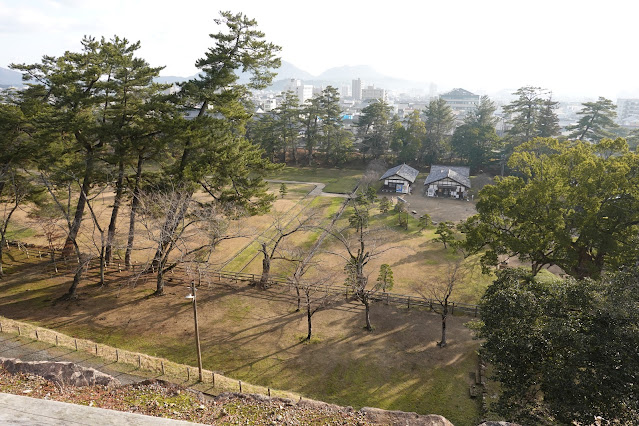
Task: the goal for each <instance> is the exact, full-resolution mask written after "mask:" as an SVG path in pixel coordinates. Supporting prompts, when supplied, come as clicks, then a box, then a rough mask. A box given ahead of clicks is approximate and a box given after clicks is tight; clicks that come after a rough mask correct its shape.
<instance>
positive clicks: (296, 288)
mask: <svg viewBox="0 0 639 426" xmlns="http://www.w3.org/2000/svg"><path fill="white" fill-rule="evenodd" d="M1 258H2V257H1V256H0V259H1ZM0 266H1V265H0ZM295 291H296V292H297V309H296V310H295V312H299V311H300V309H301V307H302V297H301V296H300V286H299V283H298V284H295Z"/></svg>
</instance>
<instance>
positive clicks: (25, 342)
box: [0, 333, 193, 426]
mask: <svg viewBox="0 0 639 426" xmlns="http://www.w3.org/2000/svg"><path fill="white" fill-rule="evenodd" d="M0 357H4V358H20V359H21V360H23V361H70V362H73V363H76V364H78V365H81V366H83V367H90V368H95V369H96V370H98V371H101V372H103V373H105V374H109V375H111V376H113V377H115V378H117V379H118V380H119V381H120V382H121V383H122V384H131V383H136V382H140V381H142V380H145V379H147V378H149V377H146V376H141V375H138V374H136V373H137V372H136V371H135V370H136V369H135V367H133V366H130V365H126V364H122V363H118V364H116V363H113V362H109V361H105V360H103V359H101V358H99V357H96V356H92V355H91V354H88V353H84V352H76V351H74V350H72V349H68V348H63V347H56V346H52V345H50V344H48V343H44V342H38V341H34V340H31V339H28V338H26V337H21V336H16V335H14V334H7V333H0ZM0 424H2V425H54V426H58V425H60V426H62V425H141V426H146V425H149V426H153V425H157V426H178V425H192V424H193V423H189V422H185V421H181V420H171V419H163V418H159V417H151V416H144V415H141V414H133V413H125V412H121V411H114V410H105V409H102V408H96V407H87V406H83V405H75V404H68V403H64V402H57V401H49V400H44V399H35V398H29V397H26V396H19V395H10V394H4V393H0Z"/></svg>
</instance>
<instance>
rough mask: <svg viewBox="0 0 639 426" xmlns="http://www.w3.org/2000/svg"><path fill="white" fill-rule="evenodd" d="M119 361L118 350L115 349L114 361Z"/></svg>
mask: <svg viewBox="0 0 639 426" xmlns="http://www.w3.org/2000/svg"><path fill="white" fill-rule="evenodd" d="M119 361H120V353H119V352H118V350H117V349H116V350H115V362H119Z"/></svg>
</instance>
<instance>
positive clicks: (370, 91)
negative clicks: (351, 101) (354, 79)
mask: <svg viewBox="0 0 639 426" xmlns="http://www.w3.org/2000/svg"><path fill="white" fill-rule="evenodd" d="M372 99H381V100H383V101H386V90H384V89H378V88H375V86H368V87H366V88H365V89H362V97H361V100H363V101H366V100H372Z"/></svg>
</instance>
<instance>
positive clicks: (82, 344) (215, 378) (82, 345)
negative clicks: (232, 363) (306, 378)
mask: <svg viewBox="0 0 639 426" xmlns="http://www.w3.org/2000/svg"><path fill="white" fill-rule="evenodd" d="M0 332H1V333H11V334H17V335H18V336H22V337H26V338H29V339H33V340H37V341H39V342H44V343H48V344H50V345H53V346H58V347H63V348H68V349H72V350H75V351H77V352H82V353H87V354H91V355H92V356H97V357H100V358H102V359H104V360H107V361H112V362H116V363H122V364H127V365H131V366H133V367H135V368H136V369H138V370H143V371H145V372H147V373H151V374H152V375H153V376H158V375H160V376H165V377H167V378H169V379H170V378H174V379H178V380H182V381H184V382H187V383H194V382H197V381H198V368H197V367H193V366H190V365H185V364H179V363H176V362H173V361H169V360H167V359H163V358H157V357H153V356H150V355H146V354H142V353H138V352H131V351H127V350H122V349H118V348H114V347H112V346H108V345H103V344H101V343H96V342H94V341H91V340H87V339H77V338H74V337H72V336H68V335H66V334H63V333H59V332H57V331H53V330H50V329H47V328H42V327H37V326H34V325H32V324H29V323H25V322H21V321H16V320H12V319H9V318H5V317H2V316H0ZM202 379H203V380H202V383H203V384H208V385H211V387H213V388H215V390H216V392H225V391H228V392H238V390H239V392H240V393H242V392H245V393H258V394H262V395H269V396H271V395H273V396H279V397H283V398H290V399H297V398H299V395H295V394H293V393H290V392H285V391H279V390H274V389H271V388H269V387H264V386H257V385H252V384H249V383H244V382H242V381H240V380H236V379H232V378H230V377H227V376H225V375H224V374H223V373H221V372H219V371H213V370H202Z"/></svg>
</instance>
